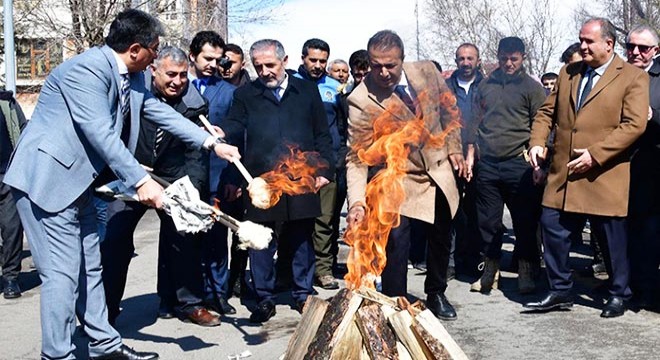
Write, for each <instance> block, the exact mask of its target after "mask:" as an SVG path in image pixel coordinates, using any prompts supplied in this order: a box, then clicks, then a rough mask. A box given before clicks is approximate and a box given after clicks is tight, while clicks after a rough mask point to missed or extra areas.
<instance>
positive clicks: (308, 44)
mask: <svg viewBox="0 0 660 360" xmlns="http://www.w3.org/2000/svg"><path fill="white" fill-rule="evenodd" d="M309 49H317V50H321V51H325V52H327V53H328V55H330V45H328V43H327V42H325V41H323V40H321V39H317V38H313V39H309V40H307V41H305V43H304V44H303V47H302V56H307V54H309Z"/></svg>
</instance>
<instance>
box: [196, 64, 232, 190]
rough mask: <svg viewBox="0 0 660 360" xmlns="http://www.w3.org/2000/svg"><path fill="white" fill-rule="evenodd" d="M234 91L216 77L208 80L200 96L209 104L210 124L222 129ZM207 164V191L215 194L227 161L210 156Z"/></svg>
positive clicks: (230, 85) (228, 84)
mask: <svg viewBox="0 0 660 360" xmlns="http://www.w3.org/2000/svg"><path fill="white" fill-rule="evenodd" d="M234 90H236V86H234V85H232V84H230V83H228V82H226V81H224V80H222V79H221V78H219V77H217V76H212V77H210V78H209V80H208V82H207V83H206V90H204V94H202V95H203V96H204V97H205V98H206V99H207V100H208V103H209V116H208V118H209V122H210V123H211V124H213V125H217V126H220V127H223V125H224V119H225V117H226V116H227V113H228V112H229V107H230V106H231V100H232V98H233V96H234ZM238 145H240V144H238ZM209 164H210V169H209V180H208V184H209V190H210V191H211V192H216V190H217V189H218V183H219V182H220V176H221V174H222V172H223V169H225V168H226V167H227V161H226V160H223V159H220V158H219V157H217V156H215V155H213V154H212V155H211V157H210V163H209Z"/></svg>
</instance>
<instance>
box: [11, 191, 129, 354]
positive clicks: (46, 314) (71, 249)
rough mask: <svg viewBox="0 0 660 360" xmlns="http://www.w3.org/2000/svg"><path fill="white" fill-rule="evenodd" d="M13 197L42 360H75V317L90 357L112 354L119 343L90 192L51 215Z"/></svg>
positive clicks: (21, 195)
mask: <svg viewBox="0 0 660 360" xmlns="http://www.w3.org/2000/svg"><path fill="white" fill-rule="evenodd" d="M12 194H13V196H14V198H15V199H16V208H17V209H18V213H19V214H20V217H21V221H22V222H23V226H24V227H25V232H26V234H27V238H28V242H29V244H30V250H31V252H32V258H33V260H34V264H35V266H36V268H37V271H38V272H39V278H40V279H41V283H42V284H41V357H42V358H45V359H74V355H73V352H74V350H75V345H74V344H73V341H72V336H73V333H74V331H75V329H76V316H77V318H78V321H79V322H80V323H81V325H82V327H83V329H84V331H85V333H86V334H87V336H89V338H90V342H89V355H90V356H91V357H96V356H100V355H104V354H108V353H111V352H113V351H115V350H117V349H118V348H119V347H120V346H121V337H120V336H119V333H117V331H116V330H115V329H114V328H113V327H112V326H110V324H109V323H108V313H107V309H106V306H105V294H104V291H103V286H102V277H101V254H100V251H99V238H98V234H97V230H98V229H97V224H96V209H95V207H94V204H93V202H92V192H91V190H88V191H85V192H84V193H83V194H82V195H81V196H80V197H79V198H78V199H76V200H75V201H74V202H73V203H72V204H70V205H69V206H67V207H66V208H64V209H63V210H61V211H59V212H56V213H49V212H47V211H45V210H43V209H41V208H40V207H39V206H37V205H36V204H35V203H33V202H32V201H30V199H29V198H28V197H27V195H26V194H25V193H23V192H21V191H18V190H15V189H14V190H13V193H12Z"/></svg>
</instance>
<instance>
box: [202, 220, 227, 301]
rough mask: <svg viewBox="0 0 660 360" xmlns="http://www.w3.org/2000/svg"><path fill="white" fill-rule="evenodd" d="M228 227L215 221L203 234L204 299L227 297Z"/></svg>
mask: <svg viewBox="0 0 660 360" xmlns="http://www.w3.org/2000/svg"><path fill="white" fill-rule="evenodd" d="M228 236H229V229H228V228H227V227H226V226H224V225H222V224H220V223H215V224H213V227H212V228H211V230H209V231H208V232H207V233H206V234H204V235H203V240H202V263H203V268H204V297H205V298H206V299H214V298H225V299H227V298H229V286H228V280H229V252H228V249H227V240H228Z"/></svg>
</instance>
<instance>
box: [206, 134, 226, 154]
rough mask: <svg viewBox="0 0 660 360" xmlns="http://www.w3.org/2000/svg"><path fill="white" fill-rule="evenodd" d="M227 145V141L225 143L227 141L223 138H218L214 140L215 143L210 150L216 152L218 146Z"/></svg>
mask: <svg viewBox="0 0 660 360" xmlns="http://www.w3.org/2000/svg"><path fill="white" fill-rule="evenodd" d="M226 143H227V141H225V139H223V138H221V137H217V138H215V140H213V142H212V143H211V146H209V150H211V151H215V147H216V146H217V145H220V144H226Z"/></svg>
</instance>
